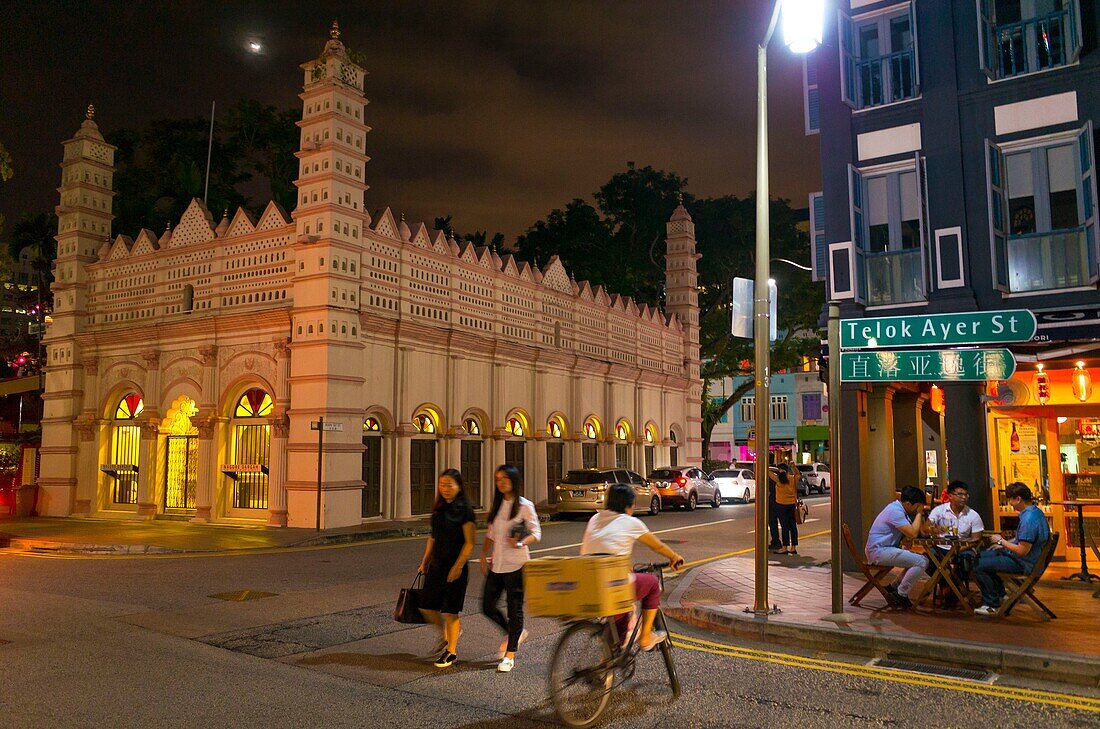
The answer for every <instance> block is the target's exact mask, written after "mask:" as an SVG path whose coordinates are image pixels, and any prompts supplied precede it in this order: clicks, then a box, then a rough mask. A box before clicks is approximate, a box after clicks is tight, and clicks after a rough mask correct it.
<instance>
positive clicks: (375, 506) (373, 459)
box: [362, 415, 382, 519]
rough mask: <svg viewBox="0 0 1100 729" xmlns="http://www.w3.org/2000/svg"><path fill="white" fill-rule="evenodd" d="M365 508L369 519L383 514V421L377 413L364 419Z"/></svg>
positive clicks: (363, 510) (364, 515) (363, 513)
mask: <svg viewBox="0 0 1100 729" xmlns="http://www.w3.org/2000/svg"><path fill="white" fill-rule="evenodd" d="M362 478H363V483H364V484H366V485H365V486H364V487H363V509H362V516H363V518H364V519H368V518H370V517H373V516H381V514H382V421H381V420H380V419H379V418H378V417H377V416H375V415H371V416H369V417H367V419H366V420H364V421H363V474H362Z"/></svg>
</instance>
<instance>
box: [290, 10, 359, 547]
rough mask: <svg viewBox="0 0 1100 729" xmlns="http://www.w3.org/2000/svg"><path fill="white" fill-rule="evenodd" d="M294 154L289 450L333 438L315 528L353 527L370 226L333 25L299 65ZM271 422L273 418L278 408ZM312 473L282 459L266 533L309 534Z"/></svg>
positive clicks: (351, 83) (355, 123)
mask: <svg viewBox="0 0 1100 729" xmlns="http://www.w3.org/2000/svg"><path fill="white" fill-rule="evenodd" d="M302 70H303V71H304V88H303V90H302V93H301V94H300V95H299V96H300V98H301V99H302V120H301V121H300V122H298V126H299V127H300V128H301V134H302V136H301V148H300V149H299V151H298V152H297V157H298V160H299V171H298V179H297V180H295V183H294V184H295V185H296V186H297V187H298V204H297V206H296V208H295V210H294V214H293V217H294V223H295V230H296V238H295V242H294V252H295V259H296V262H297V264H296V268H295V271H294V305H293V309H292V312H291V317H292V339H291V357H290V400H291V402H293V403H294V407H293V409H292V412H290V413H287V415H289V417H290V432H289V438H290V441H289V448H290V449H291V450H301V451H305V450H311V449H316V447H317V434H316V432H312V431H311V430H310V424H311V423H312V422H316V421H318V420H319V419H320V418H322V417H323V418H324V419H325V421H326V422H325V424H326V425H330V424H331V426H333V427H339V426H342V430H339V431H329V432H326V433H325V456H324V469H323V474H324V483H323V485H322V492H323V493H322V496H321V505H320V509H321V525H322V527H323V528H329V527H338V526H347V525H349V524H358V523H359V522H360V521H361V513H362V509H361V501H360V493H361V490H362V486H363V481H362V480H361V478H360V477H361V475H362V457H361V455H360V454H361V451H362V440H361V435H360V434H361V432H362V428H363V419H362V414H361V413H360V412H358V411H354V410H353V409H352V408H350V407H349V403H356V402H358V398H359V394H360V392H361V390H362V383H363V382H364V372H363V367H362V362H363V353H362V350H363V346H364V345H363V343H362V338H361V336H360V334H359V327H360V322H359V303H360V302H359V300H360V296H361V294H360V283H361V278H360V276H361V272H362V270H363V266H362V252H363V239H364V232H365V230H366V226H367V225H368V223H369V217H368V215H367V213H366V211H365V210H364V209H363V196H364V193H365V192H366V190H367V185H366V183H365V182H364V181H363V180H364V178H365V169H366V164H367V162H368V161H369V159H370V158H369V157H368V156H367V154H366V146H367V134H368V133H369V132H370V127H368V126H367V125H366V124H365V123H364V118H365V116H364V109H365V106H366V104H367V100H366V98H365V97H364V95H363V79H364V78H365V77H366V71H364V70H363V69H362V68H360V67H359V66H358V65H356V64H355V63H354V62H353V61H352V60H351V58H350V57H349V56H348V52H347V49H345V48H344V44H343V42H342V41H341V40H340V28H339V26H338V25H337V24H336V23H335V22H334V23H333V24H332V29H331V31H330V32H329V40H328V42H326V43H325V49H324V51H323V52H322V53H321V56H320V57H319V58H317V59H315V60H313V61H310V62H308V63H304V64H302ZM278 407H279V414H278V417H280V418H281V417H283V416H282V405H280V406H278ZM317 508H318V506H317V471H316V463H315V462H311V460H310V459H308V458H299V459H291V460H290V461H289V463H288V472H287V513H286V514H285V515H279V514H274V513H273V514H272V516H271V519H270V520H269V523H272V524H277V525H282V526H293V527H313V526H314V525H315V519H316V516H315V515H316V513H317Z"/></svg>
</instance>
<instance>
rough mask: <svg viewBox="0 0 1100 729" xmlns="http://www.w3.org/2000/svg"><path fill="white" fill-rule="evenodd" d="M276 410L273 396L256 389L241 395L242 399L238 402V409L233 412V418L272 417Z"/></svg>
mask: <svg viewBox="0 0 1100 729" xmlns="http://www.w3.org/2000/svg"><path fill="white" fill-rule="evenodd" d="M274 408H275V403H274V401H272V399H271V395H268V394H267V393H266V392H264V391H263V390H261V389H260V388H258V387H254V388H252V389H251V390H249V391H248V392H246V393H245V394H243V395H241V399H240V400H238V401H237V409H236V410H235V411H234V412H233V417H235V418H263V417H267V416H268V415H271V411H272V410H273V409H274Z"/></svg>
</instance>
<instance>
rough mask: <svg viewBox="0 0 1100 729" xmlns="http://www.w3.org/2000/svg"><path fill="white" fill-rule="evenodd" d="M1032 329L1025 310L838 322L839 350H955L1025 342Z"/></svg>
mask: <svg viewBox="0 0 1100 729" xmlns="http://www.w3.org/2000/svg"><path fill="white" fill-rule="evenodd" d="M1035 328H1036V322H1035V315H1034V314H1032V313H1031V312H1030V311H1028V310H1027V309H1015V310H1008V311H968V312H965V313H961V314H919V315H914V316H884V317H870V318H866V319H842V320H841V322H840V348H841V349H879V348H886V347H956V346H967V345H972V344H1008V343H1010V342H1028V341H1031V339H1032V338H1033V337H1034V336H1035Z"/></svg>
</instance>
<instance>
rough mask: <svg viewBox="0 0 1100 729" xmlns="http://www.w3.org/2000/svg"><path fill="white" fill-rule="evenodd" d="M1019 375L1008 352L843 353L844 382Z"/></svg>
mask: <svg viewBox="0 0 1100 729" xmlns="http://www.w3.org/2000/svg"><path fill="white" fill-rule="evenodd" d="M1033 321H1034V320H1033ZM1015 371H1016V358H1015V357H1013V356H1012V352H1010V351H1008V350H1007V349H967V350H953V349H944V350H928V351H918V352H841V353H840V379H841V381H842V382H892V381H895V380H896V381H899V382H942V381H945V380H955V381H970V382H984V381H986V380H1007V379H1008V378H1009V377H1012V373H1013V372H1015Z"/></svg>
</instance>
